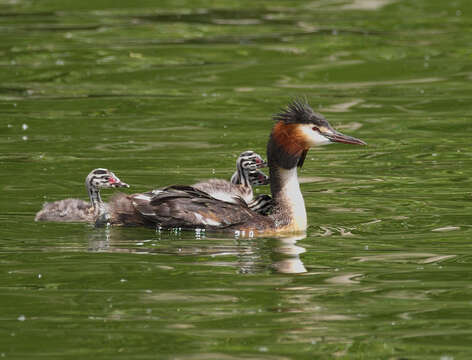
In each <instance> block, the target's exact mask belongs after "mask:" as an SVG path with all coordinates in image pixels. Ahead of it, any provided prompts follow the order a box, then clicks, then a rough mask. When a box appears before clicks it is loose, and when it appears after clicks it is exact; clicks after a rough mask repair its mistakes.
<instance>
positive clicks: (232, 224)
mask: <svg viewBox="0 0 472 360" xmlns="http://www.w3.org/2000/svg"><path fill="white" fill-rule="evenodd" d="M274 120H275V121H276V123H275V125H274V127H273V128H272V132H271V134H270V137H269V142H268V144H267V159H268V163H269V169H270V187H271V192H272V198H273V201H274V207H273V209H272V214H271V215H269V216H263V215H260V214H258V213H256V212H254V211H252V210H251V209H249V207H248V206H247V204H246V203H245V202H244V201H240V202H239V203H236V204H235V203H232V202H225V201H221V200H218V199H215V198H213V197H211V196H209V195H208V194H206V193H205V192H203V191H201V190H198V189H196V188H194V187H192V186H179V185H175V186H168V187H166V188H163V189H160V190H154V191H151V192H147V193H142V194H134V195H124V194H119V195H115V196H114V197H113V199H112V201H111V202H112V203H113V208H114V210H115V211H114V212H113V213H112V214H111V215H112V217H111V223H112V224H117V225H145V226H156V227H162V228H184V229H191V228H207V229H214V230H248V231H250V230H255V231H257V232H258V233H260V234H269V233H276V232H293V231H304V230H306V228H307V216H306V210H305V202H304V200H303V196H302V193H301V191H300V185H299V183H298V177H297V166H298V167H301V166H302V165H303V161H304V160H305V157H306V154H307V152H308V150H309V149H310V148H311V147H314V146H318V145H324V144H329V143H333V142H340V143H346V144H357V145H365V143H364V142H363V141H362V140H359V139H356V138H353V137H350V136H347V135H343V134H341V133H339V132H337V131H336V130H334V129H333V128H332V127H331V125H330V124H329V123H328V121H327V120H326V119H325V118H324V117H323V116H322V115H320V114H317V113H315V112H314V111H313V110H312V109H311V107H310V106H309V105H308V104H307V103H302V102H299V101H294V102H292V103H291V104H289V105H288V107H287V109H286V110H285V111H283V112H281V113H279V114H277V115H275V116H274Z"/></svg>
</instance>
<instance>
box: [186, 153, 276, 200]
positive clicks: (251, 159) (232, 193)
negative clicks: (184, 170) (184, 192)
mask: <svg viewBox="0 0 472 360" xmlns="http://www.w3.org/2000/svg"><path fill="white" fill-rule="evenodd" d="M266 166H267V163H266V162H265V161H264V159H262V156H260V155H259V154H258V153H255V152H254V151H251V150H248V151H245V152H243V153H242V154H241V155H239V157H238V158H237V160H236V171H235V173H234V174H233V175H232V176H231V181H226V180H222V179H210V180H206V181H202V182H199V183H196V184H193V185H192V187H194V188H195V189H198V190H201V191H204V192H206V193H207V194H208V195H210V196H212V197H214V198H215V199H218V200H222V201H228V202H233V203H238V202H239V201H240V199H242V200H244V201H245V202H246V203H247V204H249V203H250V202H251V201H252V200H253V199H254V195H253V190H252V187H253V186H259V185H267V184H268V183H269V177H268V176H267V175H265V174H264V173H263V172H262V171H260V170H259V169H260V168H263V167H266Z"/></svg>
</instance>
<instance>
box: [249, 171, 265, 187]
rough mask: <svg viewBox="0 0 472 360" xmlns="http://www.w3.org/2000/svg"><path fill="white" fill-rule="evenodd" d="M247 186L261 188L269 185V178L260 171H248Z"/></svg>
mask: <svg viewBox="0 0 472 360" xmlns="http://www.w3.org/2000/svg"><path fill="white" fill-rule="evenodd" d="M248 178H249V184H250V185H251V186H262V185H267V184H269V177H268V176H267V175H266V174H264V173H263V172H262V171H261V170H251V171H249V175H248Z"/></svg>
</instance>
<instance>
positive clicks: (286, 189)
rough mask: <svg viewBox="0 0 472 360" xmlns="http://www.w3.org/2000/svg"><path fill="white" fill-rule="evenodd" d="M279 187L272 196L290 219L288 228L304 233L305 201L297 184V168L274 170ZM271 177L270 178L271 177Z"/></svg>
mask: <svg viewBox="0 0 472 360" xmlns="http://www.w3.org/2000/svg"><path fill="white" fill-rule="evenodd" d="M276 173H277V175H278V176H277V177H278V181H279V184H278V185H279V186H277V190H278V191H277V192H276V193H275V194H273V196H274V199H275V201H276V202H277V203H278V204H279V206H281V207H282V208H283V209H284V212H286V213H287V215H288V216H289V217H290V218H291V224H289V227H290V229H291V230H293V231H304V230H306V228H307V217H306V209H305V201H304V200H303V195H302V192H301V191H300V184H299V183H298V175H297V168H296V167H294V168H292V169H288V170H287V169H283V168H281V167H278V168H277V169H276ZM271 177H272V176H271Z"/></svg>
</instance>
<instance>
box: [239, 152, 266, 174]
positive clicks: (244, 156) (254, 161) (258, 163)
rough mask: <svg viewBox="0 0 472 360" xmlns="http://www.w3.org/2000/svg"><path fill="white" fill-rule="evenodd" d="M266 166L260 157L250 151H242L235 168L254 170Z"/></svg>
mask: <svg viewBox="0 0 472 360" xmlns="http://www.w3.org/2000/svg"><path fill="white" fill-rule="evenodd" d="M266 166H267V163H266V162H265V161H264V159H263V158H262V156H260V155H259V154H258V153H256V152H254V151H252V150H248V151H244V152H243V153H241V155H239V157H238V159H237V160H236V167H237V168H241V169H243V170H248V171H249V170H256V169H260V168H263V167H266Z"/></svg>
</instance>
